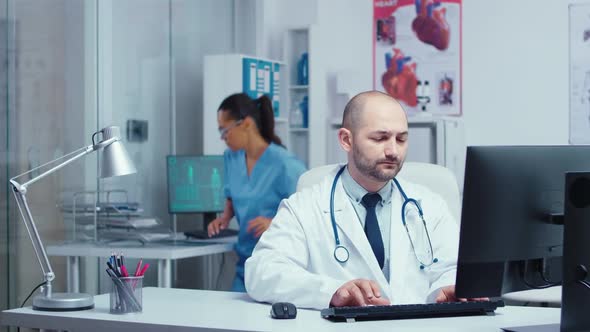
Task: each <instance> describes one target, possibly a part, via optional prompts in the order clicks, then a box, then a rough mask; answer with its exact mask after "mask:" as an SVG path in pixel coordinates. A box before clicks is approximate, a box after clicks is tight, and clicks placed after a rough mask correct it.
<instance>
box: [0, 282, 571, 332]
mask: <svg viewBox="0 0 590 332" xmlns="http://www.w3.org/2000/svg"><path fill="white" fill-rule="evenodd" d="M94 299H95V302H96V307H95V308H94V309H92V310H87V311H78V312H44V311H34V310H32V309H31V308H30V307H27V308H20V309H11V310H5V311H3V312H2V313H0V324H1V325H7V326H18V325H20V326H23V327H29V328H45V329H60V330H68V331H141V332H150V331H177V332H180V331H210V330H216V331H327V332H330V331H385V330H387V331H410V332H412V331H422V332H425V331H449V332H450V331H478V332H487V331H494V332H497V331H500V328H501V327H512V326H522V325H535V324H556V323H559V320H560V311H559V309H556V308H539V307H505V308H499V309H498V310H497V311H496V315H495V316H469V317H452V318H431V319H411V320H385V321H367V322H356V323H333V322H330V321H328V320H325V319H323V318H321V317H320V313H319V311H315V310H304V309H298V310H297V318H296V319H290V320H275V319H272V318H270V315H269V312H270V306H269V305H268V304H260V303H255V302H253V301H252V300H251V299H250V298H249V297H248V295H246V294H244V293H230V292H215V291H203V290H189V289H174V288H153V287H148V288H144V290H143V312H142V313H135V314H125V315H114V314H110V313H109V298H108V294H103V295H98V296H96V297H95V298H94Z"/></svg>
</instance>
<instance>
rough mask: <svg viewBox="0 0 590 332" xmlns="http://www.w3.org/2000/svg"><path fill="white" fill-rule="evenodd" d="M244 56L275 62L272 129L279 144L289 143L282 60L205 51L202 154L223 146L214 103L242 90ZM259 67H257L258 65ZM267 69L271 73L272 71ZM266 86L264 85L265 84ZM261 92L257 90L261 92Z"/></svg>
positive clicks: (220, 149) (213, 152)
mask: <svg viewBox="0 0 590 332" xmlns="http://www.w3.org/2000/svg"><path fill="white" fill-rule="evenodd" d="M244 59H251V60H259V61H266V62H269V63H271V64H273V65H274V64H278V66H279V70H278V75H276V77H274V79H278V80H279V81H278V85H277V84H274V87H272V85H273V84H271V87H270V88H271V89H274V88H277V87H278V105H279V107H278V114H276V112H277V110H276V109H275V132H276V133H277V135H278V136H279V137H280V138H281V139H282V141H283V144H285V146H287V147H289V146H290V145H291V144H290V142H289V138H290V136H291V135H290V132H289V117H288V115H289V114H288V109H289V104H288V101H287V95H288V93H287V83H286V82H287V80H286V79H285V77H286V76H287V74H286V71H287V70H286V66H285V63H284V62H281V61H277V60H270V59H264V58H260V57H255V56H249V55H244V54H221V55H207V56H205V59H204V68H203V75H204V85H203V133H202V134H203V154H206V155H220V154H223V151H224V150H225V149H226V148H227V147H226V145H225V143H224V142H223V141H222V140H221V139H220V138H219V132H218V130H217V112H216V111H217V107H219V104H221V102H222V101H223V99H225V98H226V97H228V96H229V95H231V94H234V93H240V92H245V91H244V80H245V79H248V78H247V77H245V75H246V74H245V72H246V69H247V68H244V66H245V64H244ZM258 70H259V69H258ZM274 73H275V72H274V70H273V71H271V74H270V75H271V76H272V75H274ZM258 83H259V82H254V81H252V82H250V83H249V84H250V85H252V84H253V85H256V84H258ZM265 89H266V87H265ZM262 93H263V92H260V94H262Z"/></svg>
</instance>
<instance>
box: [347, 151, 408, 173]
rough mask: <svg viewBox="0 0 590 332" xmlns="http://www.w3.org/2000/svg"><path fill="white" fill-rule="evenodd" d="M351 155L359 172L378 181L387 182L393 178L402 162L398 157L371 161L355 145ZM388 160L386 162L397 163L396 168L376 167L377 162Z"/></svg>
mask: <svg viewBox="0 0 590 332" xmlns="http://www.w3.org/2000/svg"><path fill="white" fill-rule="evenodd" d="M352 157H353V162H354V165H355V166H356V168H357V169H358V170H359V172H361V173H362V174H363V175H365V176H368V177H370V178H372V179H373V180H377V181H380V182H387V181H389V180H391V179H393V178H394V177H395V176H396V175H397V173H398V172H399V171H400V170H401V168H402V164H403V162H402V161H401V160H400V159H399V158H384V159H380V160H377V161H375V162H371V161H370V160H368V159H367V158H365V156H364V155H363V154H362V152H361V151H360V149H358V148H357V147H356V146H353V148H352ZM383 162H388V163H395V164H397V169H395V168H394V169H388V170H380V169H379V168H378V164H379V163H383Z"/></svg>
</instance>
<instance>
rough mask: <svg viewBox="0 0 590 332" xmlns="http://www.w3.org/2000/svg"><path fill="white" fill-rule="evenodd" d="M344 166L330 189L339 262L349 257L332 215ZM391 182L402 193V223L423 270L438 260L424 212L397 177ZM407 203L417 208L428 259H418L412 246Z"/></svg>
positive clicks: (331, 210) (345, 260) (413, 247)
mask: <svg viewBox="0 0 590 332" xmlns="http://www.w3.org/2000/svg"><path fill="white" fill-rule="evenodd" d="M345 168H346V165H344V166H342V168H340V169H339V170H338V173H336V176H335V177H334V181H333V182H332V190H331V192H330V220H331V221H332V230H333V231H334V240H335V241H336V247H335V248H334V258H335V259H336V261H338V262H339V263H346V262H347V261H348V259H349V258H350V252H349V251H348V249H346V247H345V246H343V245H342V244H340V237H339V236H338V228H337V226H336V217H335V215H334V195H335V193H336V184H337V183H338V179H339V178H340V175H342V172H344V169H345ZM393 182H394V183H395V185H396V187H397V189H398V190H399V192H400V193H401V194H402V197H403V199H404V202H403V203H402V209H401V210H402V224H403V225H404V228H405V229H406V233H407V234H408V239H409V240H410V245H411V247H412V251H413V252H414V257H416V260H417V261H418V263H420V269H421V270H423V269H424V268H426V267H429V266H431V265H432V264H434V263H436V262H438V258H436V257H434V252H433V251H432V242H431V241H430V234H429V233H428V228H427V227H426V221H425V220H424V213H423V212H422V207H421V206H420V203H418V201H417V200H415V199H413V198H408V196H406V193H405V192H404V190H403V189H402V186H401V185H400V184H399V182H398V181H397V179H395V178H394V179H393ZM408 204H414V205H415V206H416V208H417V209H418V214H419V215H420V219H421V221H422V225H423V226H424V231H425V232H426V238H427V240H428V246H429V249H430V253H431V255H430V256H431V257H430V260H429V261H426V262H422V261H421V260H420V258H418V255H417V254H416V248H415V246H414V241H412V236H411V235H410V231H409V230H408V225H407V223H406V215H405V210H406V206H408Z"/></svg>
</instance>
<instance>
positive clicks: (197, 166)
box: [166, 156, 225, 213]
mask: <svg viewBox="0 0 590 332" xmlns="http://www.w3.org/2000/svg"><path fill="white" fill-rule="evenodd" d="M166 166H167V173H168V174H167V175H168V210H169V212H170V213H201V212H220V211H223V208H224V206H225V197H224V194H223V156H167V157H166Z"/></svg>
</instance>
